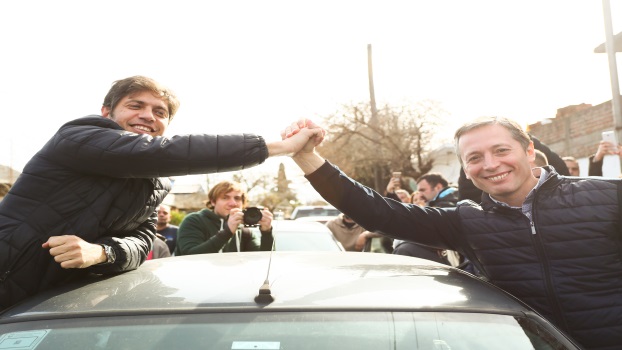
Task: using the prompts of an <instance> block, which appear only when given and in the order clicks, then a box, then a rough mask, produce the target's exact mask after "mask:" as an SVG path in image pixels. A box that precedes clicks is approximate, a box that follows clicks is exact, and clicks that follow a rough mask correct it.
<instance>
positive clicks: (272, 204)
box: [234, 163, 297, 213]
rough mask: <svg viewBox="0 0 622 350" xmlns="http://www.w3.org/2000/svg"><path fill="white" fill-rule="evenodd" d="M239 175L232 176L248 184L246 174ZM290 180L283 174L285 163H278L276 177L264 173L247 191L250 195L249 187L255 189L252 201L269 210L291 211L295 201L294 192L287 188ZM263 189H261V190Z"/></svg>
mask: <svg viewBox="0 0 622 350" xmlns="http://www.w3.org/2000/svg"><path fill="white" fill-rule="evenodd" d="M239 176H240V177H239V178H237V177H236V176H234V178H235V181H238V182H240V183H245V184H247V186H248V182H247V180H246V176H248V175H246V174H245V175H242V173H240V175H239ZM290 183H291V181H290V180H288V179H287V176H286V174H285V165H284V164H283V163H281V164H279V170H278V173H277V176H276V177H271V176H270V175H269V174H264V175H263V176H260V177H259V178H257V179H255V180H254V181H253V182H252V185H253V187H252V188H251V187H249V190H248V193H249V196H251V194H250V192H251V189H255V191H254V193H253V195H252V196H251V197H252V201H251V202H252V203H257V204H258V205H260V206H263V207H266V208H268V209H269V210H270V211H271V212H273V213H274V212H276V211H277V210H282V211H284V212H289V211H291V207H292V203H296V202H297V198H296V193H294V191H292V189H291V188H289V184H290ZM261 189H263V191H261Z"/></svg>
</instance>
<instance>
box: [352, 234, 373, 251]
mask: <svg viewBox="0 0 622 350" xmlns="http://www.w3.org/2000/svg"><path fill="white" fill-rule="evenodd" d="M368 233H370V232H369V231H365V232H363V233H361V234H360V235H359V236H358V238H357V239H356V243H354V249H356V251H357V252H362V251H363V248H365V243H367V239H368V237H367V236H368Z"/></svg>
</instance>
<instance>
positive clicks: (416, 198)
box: [410, 191, 426, 207]
mask: <svg viewBox="0 0 622 350" xmlns="http://www.w3.org/2000/svg"><path fill="white" fill-rule="evenodd" d="M410 203H412V204H415V205H418V206H420V207H423V206H425V205H426V200H425V197H424V196H423V195H422V194H421V192H419V191H415V192H413V193H412V194H411V195H410Z"/></svg>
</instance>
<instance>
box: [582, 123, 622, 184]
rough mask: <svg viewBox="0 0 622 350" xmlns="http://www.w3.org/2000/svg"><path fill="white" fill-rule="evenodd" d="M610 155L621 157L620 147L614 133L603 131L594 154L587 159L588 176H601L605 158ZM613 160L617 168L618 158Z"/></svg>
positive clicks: (621, 150)
mask: <svg viewBox="0 0 622 350" xmlns="http://www.w3.org/2000/svg"><path fill="white" fill-rule="evenodd" d="M611 155H618V156H620V157H622V147H621V146H620V145H619V144H618V142H617V141H616V136H615V132H614V131H603V133H602V140H601V141H600V142H599V143H598V149H597V150H596V153H595V154H593V155H591V156H590V157H589V168H588V176H603V166H604V163H605V157H607V156H611ZM615 160H616V161H617V162H618V163H616V164H614V166H616V167H617V166H618V164H619V159H618V157H615Z"/></svg>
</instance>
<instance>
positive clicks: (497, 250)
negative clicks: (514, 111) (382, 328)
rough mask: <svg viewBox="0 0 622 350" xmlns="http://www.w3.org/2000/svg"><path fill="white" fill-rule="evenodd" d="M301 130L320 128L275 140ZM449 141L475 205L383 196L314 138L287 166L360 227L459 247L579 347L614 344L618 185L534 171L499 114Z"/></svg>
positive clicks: (618, 329) (526, 141)
mask: <svg viewBox="0 0 622 350" xmlns="http://www.w3.org/2000/svg"><path fill="white" fill-rule="evenodd" d="M304 128H311V129H321V128H320V127H319V126H317V125H316V124H314V123H313V122H311V121H308V120H301V121H298V122H297V123H293V124H292V125H290V126H288V127H287V128H286V129H285V130H283V131H282V133H281V135H282V137H283V138H287V137H290V136H291V135H294V133H295V132H296V131H299V130H300V129H304ZM318 135H320V134H318ZM454 139H455V146H456V154H457V155H458V157H459V160H460V163H461V165H462V167H463V169H464V171H465V173H466V176H467V177H468V178H469V179H471V180H472V181H473V183H474V184H475V186H477V187H478V188H479V189H481V190H482V191H483V193H484V195H482V203H481V205H479V204H476V203H475V202H473V201H461V202H459V204H458V206H457V207H455V208H428V207H424V208H420V207H418V206H414V205H408V204H403V203H398V202H395V201H393V200H387V199H386V198H385V197H383V196H382V195H380V194H378V193H376V192H375V191H373V190H372V189H370V188H367V187H366V186H364V185H361V184H360V183H358V182H356V181H355V180H353V179H351V178H349V177H348V176H347V175H346V174H344V173H343V172H341V171H340V170H339V169H338V168H336V167H335V166H333V165H332V164H330V163H329V162H328V161H326V160H325V159H323V158H322V157H320V156H319V155H318V154H317V153H315V144H317V142H316V141H317V140H314V142H309V143H308V144H307V145H305V146H303V147H302V148H301V149H300V151H298V152H296V153H294V155H293V160H294V161H295V162H296V164H297V165H298V166H299V167H300V168H301V169H302V171H303V172H304V173H305V176H306V178H307V179H308V180H309V181H310V183H311V184H312V185H313V187H314V188H315V189H316V190H317V191H318V192H319V193H320V194H321V195H322V197H324V198H325V199H326V200H327V201H328V202H329V203H331V204H333V205H334V206H335V207H336V208H337V209H339V210H340V211H341V212H343V213H345V214H347V215H348V216H350V217H352V218H353V219H354V220H355V221H356V222H357V223H359V224H360V225H361V226H363V227H365V228H366V229H368V230H379V231H380V232H383V233H384V234H386V235H389V236H392V237H394V238H400V239H407V240H412V241H415V242H418V243H421V244H426V245H429V246H432V247H437V248H440V249H452V250H457V251H459V252H460V253H461V254H464V255H466V256H467V257H468V259H469V260H470V261H471V262H472V263H474V264H475V265H476V266H477V268H478V270H479V271H480V272H481V273H482V275H483V276H485V277H486V278H487V279H488V280H489V281H490V282H491V283H493V284H495V285H497V286H499V287H500V288H502V289H504V290H506V291H508V292H509V293H511V294H513V295H514V296H516V297H517V298H519V299H521V300H523V301H524V302H526V303H527V304H529V305H530V306H531V307H533V308H534V309H535V310H536V311H538V312H539V313H540V314H541V315H542V316H544V317H545V318H547V319H548V320H550V321H551V322H553V323H554V324H555V325H556V326H557V327H559V328H560V329H562V330H563V331H565V332H566V333H567V334H569V335H570V336H571V337H572V338H574V339H575V340H576V341H577V342H578V343H579V344H580V345H581V346H582V347H584V348H586V349H615V348H619V346H620V344H622V253H621V250H620V247H621V246H622V238H621V237H622V234H621V230H622V229H621V227H622V222H621V220H622V218H621V215H620V213H621V212H622V207H621V205H622V203H621V198H622V179H605V178H578V177H565V176H561V175H559V174H558V173H557V172H556V171H555V169H554V168H553V167H551V166H545V167H542V168H539V167H536V168H532V164H531V163H532V162H533V161H534V158H535V153H534V143H533V141H532V140H531V138H530V137H529V135H528V134H527V133H526V132H525V131H524V130H523V129H522V128H521V127H520V125H519V124H518V123H516V122H515V121H512V120H510V119H507V118H502V117H485V118H480V119H477V120H474V121H471V122H468V123H466V124H464V125H463V126H461V127H460V128H459V129H458V130H457V131H456V133H455V137H454ZM537 175H539V178H538V177H537Z"/></svg>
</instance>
